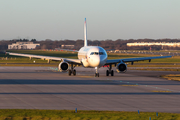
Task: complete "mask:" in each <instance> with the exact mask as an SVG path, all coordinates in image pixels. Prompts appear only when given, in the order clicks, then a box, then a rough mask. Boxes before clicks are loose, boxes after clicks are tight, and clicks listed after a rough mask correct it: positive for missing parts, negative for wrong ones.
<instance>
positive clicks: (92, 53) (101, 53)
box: [90, 52, 104, 55]
mask: <svg viewBox="0 0 180 120" xmlns="http://www.w3.org/2000/svg"><path fill="white" fill-rule="evenodd" d="M90 55H104V52H91V54H90Z"/></svg>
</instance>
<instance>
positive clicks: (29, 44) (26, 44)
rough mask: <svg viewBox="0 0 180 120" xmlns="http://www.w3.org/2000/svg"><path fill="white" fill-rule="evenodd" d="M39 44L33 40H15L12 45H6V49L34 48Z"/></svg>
mask: <svg viewBox="0 0 180 120" xmlns="http://www.w3.org/2000/svg"><path fill="white" fill-rule="evenodd" d="M37 46H40V44H34V43H33V42H16V43H13V44H12V45H8V49H35V48H36V47H37Z"/></svg>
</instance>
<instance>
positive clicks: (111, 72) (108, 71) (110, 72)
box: [106, 65, 114, 76]
mask: <svg viewBox="0 0 180 120" xmlns="http://www.w3.org/2000/svg"><path fill="white" fill-rule="evenodd" d="M108 69H109V70H107V71H106V76H109V74H111V76H114V70H111V69H112V65H109V67H108Z"/></svg>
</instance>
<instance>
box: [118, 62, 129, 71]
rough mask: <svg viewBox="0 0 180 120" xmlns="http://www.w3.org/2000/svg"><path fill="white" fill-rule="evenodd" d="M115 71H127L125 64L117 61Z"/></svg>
mask: <svg viewBox="0 0 180 120" xmlns="http://www.w3.org/2000/svg"><path fill="white" fill-rule="evenodd" d="M116 70H117V72H124V73H125V72H126V71H127V65H126V64H125V63H123V62H121V63H119V64H118V65H117V67H116Z"/></svg>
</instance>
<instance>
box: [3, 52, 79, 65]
mask: <svg viewBox="0 0 180 120" xmlns="http://www.w3.org/2000/svg"><path fill="white" fill-rule="evenodd" d="M6 54H9V55H14V56H22V57H29V58H40V59H43V60H55V61H61V60H63V61H65V62H69V63H74V64H81V60H79V59H70V58H61V57H52V56H41V55H31V54H20V53H11V52H6Z"/></svg>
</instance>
